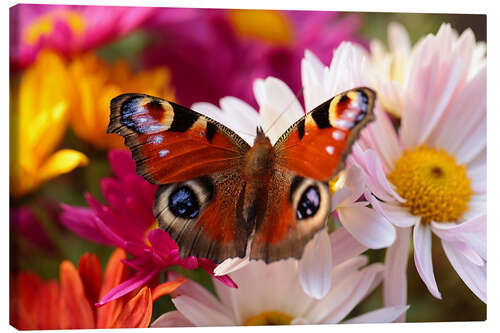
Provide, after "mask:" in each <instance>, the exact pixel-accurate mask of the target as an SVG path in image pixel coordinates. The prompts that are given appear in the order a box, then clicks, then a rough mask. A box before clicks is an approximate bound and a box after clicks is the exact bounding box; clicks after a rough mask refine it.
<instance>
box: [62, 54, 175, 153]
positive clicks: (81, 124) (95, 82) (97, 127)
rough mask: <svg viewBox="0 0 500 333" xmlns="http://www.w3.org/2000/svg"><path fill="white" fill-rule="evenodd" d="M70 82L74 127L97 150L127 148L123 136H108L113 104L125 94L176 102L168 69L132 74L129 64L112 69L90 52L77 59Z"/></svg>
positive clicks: (72, 68)
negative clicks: (113, 100)
mask: <svg viewBox="0 0 500 333" xmlns="http://www.w3.org/2000/svg"><path fill="white" fill-rule="evenodd" d="M69 70H70V73H71V77H70V81H71V82H72V84H73V87H74V89H75V91H76V94H75V95H76V98H75V100H74V103H73V104H72V105H71V119H70V122H71V126H72V128H73V130H74V131H75V134H76V135H77V136H78V137H79V138H81V139H82V140H85V141H87V142H90V143H91V144H92V145H94V146H95V147H97V148H100V149H109V148H123V147H124V145H123V139H122V138H121V137H120V136H119V135H108V134H106V128H107V126H108V123H109V102H110V100H111V99H112V98H113V97H116V96H118V95H120V94H122V93H126V92H134V93H144V94H149V95H153V96H158V97H162V98H165V99H168V100H173V99H174V96H173V94H174V93H173V89H172V88H171V87H170V86H169V81H170V73H169V71H168V70H167V69H166V68H165V67H157V68H152V69H150V70H144V71H137V72H136V73H132V71H131V69H130V66H129V65H128V63H126V62H124V61H117V62H115V63H114V64H113V65H112V66H109V65H107V64H106V63H104V62H103V61H102V60H100V59H99V58H98V57H97V56H96V55H95V53H92V52H89V53H86V54H84V55H82V56H79V57H76V58H75V59H74V60H73V61H72V63H71V65H70V66H69Z"/></svg>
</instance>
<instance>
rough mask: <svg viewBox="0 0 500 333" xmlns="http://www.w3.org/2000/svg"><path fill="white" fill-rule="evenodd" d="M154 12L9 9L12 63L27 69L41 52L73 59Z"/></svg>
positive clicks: (56, 7) (24, 6)
mask: <svg viewBox="0 0 500 333" xmlns="http://www.w3.org/2000/svg"><path fill="white" fill-rule="evenodd" d="M153 11H154V8H151V7H118V6H70V5H33V4H21V5H17V6H14V7H12V8H11V9H10V18H11V19H10V22H11V29H10V31H11V47H10V58H11V63H12V64H13V65H14V66H15V67H21V68H24V67H26V66H27V65H29V64H30V63H32V62H33V61H34V60H35V59H36V57H37V55H38V53H39V52H40V50H42V49H51V50H54V51H57V52H58V53H60V54H63V55H64V56H65V57H73V56H75V55H77V54H79V53H82V52H85V51H88V50H90V49H93V48H97V47H99V46H101V45H103V44H105V43H107V42H110V41H112V40H113V39H117V38H119V37H122V36H124V35H125V34H127V33H129V32H130V31H132V30H134V29H136V28H137V27H139V26H141V25H142V24H143V23H144V22H146V21H147V20H148V19H149V17H150V16H151V14H152V13H153Z"/></svg>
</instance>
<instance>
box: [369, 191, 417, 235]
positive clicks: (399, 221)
mask: <svg viewBox="0 0 500 333" xmlns="http://www.w3.org/2000/svg"><path fill="white" fill-rule="evenodd" d="M370 197H371V199H372V200H369V201H370V203H372V205H373V206H374V207H375V208H377V207H376V205H378V206H379V208H380V213H381V214H383V215H384V216H385V218H386V219H387V220H388V221H389V222H391V223H392V224H394V225H395V226H398V227H401V228H406V227H411V226H412V225H415V224H416V223H417V222H418V221H419V220H420V216H417V215H413V214H411V213H409V212H408V210H407V209H406V208H404V207H401V206H399V205H394V204H388V203H384V202H380V201H378V200H377V199H375V198H373V196H370ZM374 203H375V204H374Z"/></svg>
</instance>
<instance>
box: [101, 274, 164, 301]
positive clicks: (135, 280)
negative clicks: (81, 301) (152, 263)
mask: <svg viewBox="0 0 500 333" xmlns="http://www.w3.org/2000/svg"><path fill="white" fill-rule="evenodd" d="M159 271H160V270H159V269H151V270H149V271H148V270H145V271H142V272H138V273H137V274H135V275H134V276H133V277H131V278H130V279H128V280H126V281H124V282H122V283H120V284H119V285H117V286H116V287H114V288H113V289H111V290H110V291H109V292H108V293H107V294H106V295H104V296H103V297H102V298H101V300H100V301H99V302H97V303H96V304H95V306H102V305H104V304H106V303H108V302H111V301H112V300H114V299H117V298H119V297H122V296H123V295H126V294H128V293H129V292H131V291H132V290H134V289H136V288H138V287H140V286H143V285H145V284H146V282H148V281H149V279H151V278H152V277H153V276H155V275H156V274H158V272H159Z"/></svg>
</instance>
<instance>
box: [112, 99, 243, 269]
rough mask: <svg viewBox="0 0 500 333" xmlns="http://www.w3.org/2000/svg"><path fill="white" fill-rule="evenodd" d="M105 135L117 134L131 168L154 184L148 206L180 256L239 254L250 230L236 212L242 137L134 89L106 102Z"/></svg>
mask: <svg viewBox="0 0 500 333" xmlns="http://www.w3.org/2000/svg"><path fill="white" fill-rule="evenodd" d="M108 133H118V134H120V135H121V136H123V137H124V138H125V143H126V145H127V146H128V147H129V148H130V150H131V151H132V156H133V158H134V160H135V161H136V165H137V173H138V174H140V175H142V176H143V177H144V178H145V179H147V180H148V181H149V182H151V183H153V184H159V185H160V186H159V188H158V190H157V193H156V200H155V204H154V207H153V211H154V213H155V216H156V218H157V219H158V223H159V226H160V227H161V228H162V229H164V230H166V231H167V232H169V233H170V234H171V236H172V237H173V238H174V239H175V240H176V242H177V244H178V245H179V250H180V254H181V256H183V257H185V256H190V255H195V256H198V257H205V258H208V259H211V260H213V261H215V262H221V261H222V260H224V259H225V258H228V257H236V256H240V257H242V256H244V255H245V250H246V244H247V242H248V237H249V233H250V231H249V230H247V229H248V228H247V224H246V223H244V222H243V217H242V216H241V214H240V213H239V212H241V210H242V209H241V206H242V200H243V190H244V188H245V183H244V182H243V181H242V169H243V163H244V156H245V152H246V151H248V149H249V148H250V146H249V145H248V144H247V143H246V142H245V141H244V140H243V139H241V138H240V137H239V136H237V135H236V134H235V133H234V132H233V131H231V130H230V129H228V128H227V127H225V126H223V125H221V124H219V123H218V122H216V121H214V120H212V119H209V118H207V117H205V116H203V115H201V114H199V113H197V112H195V111H192V110H190V109H187V108H184V107H182V106H180V105H177V104H175V103H172V102H168V101H165V100H162V99H160V98H156V97H152V96H148V95H141V94H125V95H121V96H118V97H116V98H114V99H113V100H112V101H111V117H110V124H109V127H108Z"/></svg>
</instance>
